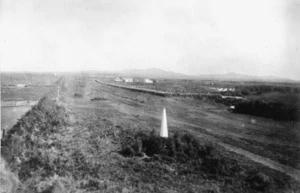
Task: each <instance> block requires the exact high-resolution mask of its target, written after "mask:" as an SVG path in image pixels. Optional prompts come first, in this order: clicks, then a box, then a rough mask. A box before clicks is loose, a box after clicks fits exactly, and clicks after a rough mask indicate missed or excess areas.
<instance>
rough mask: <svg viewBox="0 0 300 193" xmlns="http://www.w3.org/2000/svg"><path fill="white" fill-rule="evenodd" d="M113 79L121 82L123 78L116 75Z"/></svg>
mask: <svg viewBox="0 0 300 193" xmlns="http://www.w3.org/2000/svg"><path fill="white" fill-rule="evenodd" d="M115 81H116V82H122V81H123V78H121V77H117V78H116V79H115Z"/></svg>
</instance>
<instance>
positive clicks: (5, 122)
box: [1, 106, 31, 130]
mask: <svg viewBox="0 0 300 193" xmlns="http://www.w3.org/2000/svg"><path fill="white" fill-rule="evenodd" d="M30 109H31V107H29V106H21V107H2V108H1V128H2V129H5V130H7V129H10V128H12V126H14V124H16V122H17V121H18V119H20V118H21V117H22V116H23V115H24V114H25V113H26V112H27V111H29V110H30Z"/></svg>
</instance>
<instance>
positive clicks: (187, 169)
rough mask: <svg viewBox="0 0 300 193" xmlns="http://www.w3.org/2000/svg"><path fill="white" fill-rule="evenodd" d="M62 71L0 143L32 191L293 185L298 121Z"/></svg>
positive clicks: (249, 188)
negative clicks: (57, 84)
mask: <svg viewBox="0 0 300 193" xmlns="http://www.w3.org/2000/svg"><path fill="white" fill-rule="evenodd" d="M65 77H66V78H65V79H64V80H63V81H61V97H60V102H59V103H58V104H57V103H54V102H53V101H51V100H45V102H44V103H41V104H40V105H38V106H37V107H35V108H34V109H33V111H32V112H31V113H27V114H26V115H25V117H23V119H22V121H20V122H19V123H18V124H17V125H16V126H15V127H14V128H13V129H12V130H11V134H10V136H11V137H7V138H6V139H5V140H4V143H3V144H2V150H3V151H2V152H3V155H4V158H5V159H6V160H7V162H8V166H9V168H10V169H11V170H12V171H13V172H16V173H18V178H19V179H20V181H21V182H22V185H23V189H26V190H27V191H29V192H55V190H57V191H58V190H60V192H292V191H294V192H297V191H299V180H300V178H299V174H300V172H299V170H298V169H299V168H300V166H299V163H300V159H299V148H300V146H299V144H300V142H299V139H300V133H299V130H298V128H299V122H294V121H291V122H284V121H275V120H272V119H266V118H262V117H255V116H249V115H242V114H234V113H230V112H229V111H228V110H227V107H226V106H225V105H223V104H220V103H214V102H212V101H210V100H206V99H201V100H200V99H195V98H180V97H160V96H154V95H150V94H144V93H136V92H132V91H128V90H124V89H118V88H113V87H108V86H105V85H101V84H99V83H97V82H95V80H94V79H95V77H93V78H89V77H88V76H84V75H82V74H77V75H75V76H73V75H72V76H71V75H69V76H65ZM96 78H99V79H101V77H96ZM39 106H41V107H39ZM163 107H165V108H166V109H167V116H168V125H169V132H170V136H171V137H170V139H168V140H164V139H161V138H159V137H157V134H158V132H159V128H160V117H161V113H162V109H163ZM33 128H34V129H33ZM17 142H18V143H17ZM16 144H18V145H16Z"/></svg>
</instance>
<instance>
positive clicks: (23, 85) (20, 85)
mask: <svg viewBox="0 0 300 193" xmlns="http://www.w3.org/2000/svg"><path fill="white" fill-rule="evenodd" d="M26 86H27V85H26V84H16V87H19V88H24V87H26Z"/></svg>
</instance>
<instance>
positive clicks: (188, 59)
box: [0, 0, 300, 79]
mask: <svg viewBox="0 0 300 193" xmlns="http://www.w3.org/2000/svg"><path fill="white" fill-rule="evenodd" d="M0 40H1V42H0V46H1V47H0V51H1V52H0V54H1V55H0V65H1V66H0V68H1V71H79V70H122V69H128V68H161V69H165V70H172V71H174V72H181V73H185V74H211V73H213V74H217V73H227V72H236V73H243V74H250V75H267V76H269V75H273V76H279V77H285V78H292V79H300V1H299V0H247V1H244V0H203V1H200V0H127V1H126V0H0Z"/></svg>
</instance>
